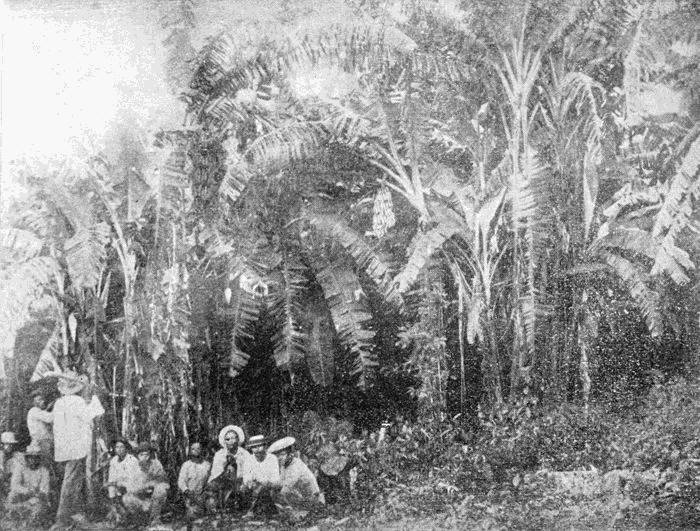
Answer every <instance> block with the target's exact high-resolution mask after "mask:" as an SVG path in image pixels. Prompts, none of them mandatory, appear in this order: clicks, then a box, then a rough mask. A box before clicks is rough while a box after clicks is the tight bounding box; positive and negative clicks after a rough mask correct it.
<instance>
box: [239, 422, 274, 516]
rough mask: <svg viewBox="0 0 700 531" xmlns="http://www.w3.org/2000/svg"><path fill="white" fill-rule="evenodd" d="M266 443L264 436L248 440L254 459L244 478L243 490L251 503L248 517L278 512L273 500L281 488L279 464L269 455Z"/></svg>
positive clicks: (255, 436) (256, 436)
mask: <svg viewBox="0 0 700 531" xmlns="http://www.w3.org/2000/svg"><path fill="white" fill-rule="evenodd" d="M266 443H267V441H266V440H265V437H264V436H263V435H254V436H253V437H251V438H250V439H249V440H248V445H247V447H248V449H249V450H250V452H251V453H252V454H253V459H252V460H251V466H250V469H249V472H248V473H247V474H246V476H245V477H244V478H243V488H244V490H245V491H246V494H247V496H248V497H249V499H250V501H251V504H250V508H249V510H248V513H247V514H246V517H252V516H253V515H255V514H259V515H265V516H271V515H272V514H274V513H275V512H276V508H275V504H274V501H273V499H274V496H275V494H276V493H277V491H278V490H279V489H280V488H281V483H280V470H279V463H278V461H277V458H276V457H275V456H274V455H272V454H269V453H267V451H266V446H267V444H266Z"/></svg>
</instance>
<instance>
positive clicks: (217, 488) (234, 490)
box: [206, 425, 252, 512]
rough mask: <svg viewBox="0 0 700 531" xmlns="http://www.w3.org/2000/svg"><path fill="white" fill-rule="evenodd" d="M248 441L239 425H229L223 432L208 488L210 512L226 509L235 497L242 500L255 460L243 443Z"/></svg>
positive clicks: (207, 501)
mask: <svg viewBox="0 0 700 531" xmlns="http://www.w3.org/2000/svg"><path fill="white" fill-rule="evenodd" d="M244 440H245V435H244V434H243V430H242V429H241V428H240V427H238V426H234V425H230V426H226V427H225V428H224V429H223V430H221V431H220V432H219V444H220V445H221V449H220V450H218V451H217V452H216V453H215V454H214V459H213V461H212V464H211V474H210V475H209V484H208V485H207V488H206V503H207V509H208V510H209V511H210V512H216V511H220V510H224V509H225V508H226V507H227V505H228V503H229V501H231V500H233V501H235V502H236V504H239V503H240V500H239V490H240V486H241V484H242V482H243V480H242V478H243V477H245V476H246V474H248V473H249V472H248V471H249V469H250V466H251V459H252V457H251V455H250V454H249V453H248V452H247V451H246V450H244V449H243V448H241V447H240V446H239V444H240V443H242V442H243V441H244Z"/></svg>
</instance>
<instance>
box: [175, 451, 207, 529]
mask: <svg viewBox="0 0 700 531" xmlns="http://www.w3.org/2000/svg"><path fill="white" fill-rule="evenodd" d="M210 470H211V465H210V464H209V461H205V460H204V459H203V458H202V445H201V444H199V443H198V442H195V443H192V444H191V445H190V458H189V459H188V460H187V461H185V462H184V463H183V464H182V468H180V475H179V476H178V478H177V487H178V489H180V492H181V493H182V496H183V497H184V498H185V510H186V512H187V525H188V529H189V527H191V522H192V521H193V520H194V519H195V518H197V517H199V516H200V515H202V514H203V513H204V510H205V508H206V500H205V499H204V489H205V487H206V486H207V479H208V478H209V471H210Z"/></svg>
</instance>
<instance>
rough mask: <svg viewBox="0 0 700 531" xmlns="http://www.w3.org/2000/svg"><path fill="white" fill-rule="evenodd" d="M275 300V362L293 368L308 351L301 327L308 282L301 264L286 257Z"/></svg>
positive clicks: (282, 366) (280, 273)
mask: <svg viewBox="0 0 700 531" xmlns="http://www.w3.org/2000/svg"><path fill="white" fill-rule="evenodd" d="M277 284H278V285H277V286H276V287H275V293H274V294H273V300H272V308H271V311H272V316H273V318H274V320H275V322H276V323H278V324H277V331H276V332H275V335H274V336H273V338H272V342H273V344H274V353H273V355H274V357H275V363H276V364H277V366H278V367H280V368H281V369H286V370H291V369H292V368H293V367H294V366H295V365H296V364H297V363H298V362H299V361H300V360H302V359H303V358H304V354H305V353H306V352H307V335H306V334H305V333H304V331H303V330H302V325H301V316H302V315H303V313H304V309H303V307H302V302H301V294H302V292H303V289H304V286H305V284H306V278H305V277H304V275H303V268H302V266H301V265H300V264H298V263H295V262H293V261H292V262H289V261H286V262H284V263H283V264H282V267H281V269H280V271H279V282H278V283H277Z"/></svg>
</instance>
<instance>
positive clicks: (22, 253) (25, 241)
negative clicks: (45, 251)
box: [0, 227, 44, 266]
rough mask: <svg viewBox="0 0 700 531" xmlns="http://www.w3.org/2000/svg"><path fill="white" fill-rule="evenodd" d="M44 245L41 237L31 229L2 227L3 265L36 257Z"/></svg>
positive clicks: (0, 238) (0, 246)
mask: <svg viewBox="0 0 700 531" xmlns="http://www.w3.org/2000/svg"><path fill="white" fill-rule="evenodd" d="M43 246H44V243H43V242H42V241H41V239H40V238H37V237H36V236H35V235H34V234H33V233H31V232H30V231H27V230H22V229H17V228H12V227H10V228H3V229H0V249H2V254H0V260H2V262H1V263H2V265H3V266H4V265H8V266H9V265H11V264H15V263H17V262H23V261H25V260H29V259H31V258H34V257H35V256H38V255H39V253H40V252H41V249H42V247H43Z"/></svg>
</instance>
